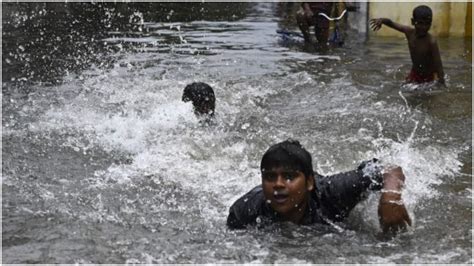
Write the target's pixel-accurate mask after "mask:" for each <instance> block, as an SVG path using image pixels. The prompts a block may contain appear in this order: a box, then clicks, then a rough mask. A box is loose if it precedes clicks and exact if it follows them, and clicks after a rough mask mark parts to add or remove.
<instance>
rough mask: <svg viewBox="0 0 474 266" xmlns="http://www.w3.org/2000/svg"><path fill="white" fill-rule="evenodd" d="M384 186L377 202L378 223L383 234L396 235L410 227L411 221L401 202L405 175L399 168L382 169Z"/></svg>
mask: <svg viewBox="0 0 474 266" xmlns="http://www.w3.org/2000/svg"><path fill="white" fill-rule="evenodd" d="M383 178H384V185H383V189H382V195H381V197H380V202H379V209H378V215H379V222H380V226H381V227H382V230H383V232H384V233H389V232H390V233H396V232H398V231H400V230H404V229H406V227H407V225H410V226H411V219H410V216H409V215H408V212H407V210H406V208H405V205H404V204H403V201H402V192H401V189H402V187H403V184H404V182H405V175H404V174H403V170H402V168H401V167H398V166H396V167H389V168H385V169H384V174H383Z"/></svg>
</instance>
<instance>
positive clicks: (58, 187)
mask: <svg viewBox="0 0 474 266" xmlns="http://www.w3.org/2000/svg"><path fill="white" fill-rule="evenodd" d="M147 5H148V6H147ZM2 6H3V11H2V12H3V40H2V41H3V61H2V74H3V82H2V92H3V97H2V106H3V109H2V154H3V166H2V193H3V194H2V195H3V205H2V211H3V221H2V222H3V224H2V225H3V229H2V233H3V238H2V244H3V255H2V256H3V262H4V263H234V262H237V263H255V262H256V263H472V249H471V248H472V229H471V222H472V205H471V203H472V190H471V188H472V163H471V160H472V141H471V137H472V122H471V121H472V109H471V108H472V107H471V106H472V87H471V83H472V76H471V75H472V64H471V61H470V58H471V50H470V47H471V43H470V40H469V41H466V40H464V39H455V38H450V39H440V40H439V45H440V50H441V53H442V54H441V55H442V59H443V64H444V70H445V72H446V74H447V84H448V86H447V88H446V89H443V90H438V91H434V92H430V93H424V94H420V93H412V92H408V91H410V90H413V88H410V87H406V86H402V85H401V84H402V82H403V80H404V77H405V75H406V74H407V73H408V71H409V69H410V64H411V63H410V59H409V54H408V50H407V45H406V42H405V40H403V38H371V39H368V40H367V39H365V38H364V36H361V35H358V34H357V33H356V32H353V31H351V32H348V36H347V39H346V43H345V45H344V46H343V47H338V48H330V49H329V50H327V51H317V50H315V49H314V48H312V47H307V46H305V45H304V44H302V43H301V42H300V41H298V40H296V41H294V40H293V41H288V40H283V39H281V38H280V36H278V34H276V30H278V29H280V28H282V27H287V26H288V25H290V24H288V17H285V16H282V15H281V14H282V7H283V6H282V4H276V3H256V4H253V3H227V4H224V3H221V4H219V3H210V4H202V3H193V4H186V5H183V4H168V5H166V4H160V3H148V4H113V3H105V4H95V5H91V4H88V3H81V4H79V3H68V4H59V3H47V4H45V3H42V4H35V3H14V4H6V3H3V4H2ZM153 8H154V9H153ZM290 9H291V8H290ZM290 20H291V19H290ZM292 27H293V28H292V29H293V30H296V28H295V25H294V24H293V25H292ZM194 81H200V82H207V83H209V84H210V85H211V86H212V87H213V88H214V90H215V94H216V98H217V102H216V117H215V124H214V125H212V126H203V125H201V124H200V123H199V121H198V120H197V119H196V118H195V117H194V115H193V111H192V106H191V105H190V104H189V103H183V102H182V101H181V95H182V91H183V89H184V87H185V86H186V84H188V83H191V82H194ZM401 91H403V93H402V92H401ZM287 138H294V139H298V140H299V141H300V142H301V143H302V144H303V145H304V146H305V147H306V148H307V149H308V151H310V152H311V153H312V156H313V162H314V168H315V170H316V171H318V172H320V173H322V174H330V173H336V172H340V171H346V170H351V169H354V168H355V167H356V166H357V165H358V164H359V162H361V161H363V160H366V159H370V158H373V157H377V158H380V159H381V160H383V161H385V162H391V163H395V164H399V165H401V166H402V167H403V169H404V171H405V174H406V176H407V181H406V189H405V191H404V199H405V202H406V205H407V207H408V209H409V212H410V213H411V215H412V217H413V220H414V226H413V228H412V230H410V231H409V232H406V233H403V234H401V235H399V236H398V237H396V238H394V239H391V240H384V239H381V238H380V228H379V226H378V220H377V214H376V208H377V199H378V195H377V194H376V193H374V194H373V195H370V196H369V198H368V200H366V201H364V202H362V203H361V204H359V205H358V206H357V207H356V209H355V210H354V211H353V213H352V214H351V217H349V219H348V221H347V222H346V223H345V224H343V225H341V226H342V230H337V228H333V227H330V226H317V225H315V226H300V227H298V226H295V225H291V224H281V225H275V226H273V227H271V228H265V229H255V228H254V229H252V228H251V229H248V230H244V231H230V230H228V229H227V228H226V226H225V222H226V218H227V214H228V208H229V206H230V205H231V204H232V203H233V202H234V201H235V200H236V199H237V198H239V197H240V196H241V195H242V194H243V193H245V192H247V191H248V190H250V189H251V188H253V187H254V186H255V185H257V184H259V182H261V180H260V176H259V164H260V159H261V156H262V155H263V153H264V152H265V150H266V149H267V148H268V147H269V146H270V145H272V144H274V143H277V142H280V141H282V140H285V139H287Z"/></svg>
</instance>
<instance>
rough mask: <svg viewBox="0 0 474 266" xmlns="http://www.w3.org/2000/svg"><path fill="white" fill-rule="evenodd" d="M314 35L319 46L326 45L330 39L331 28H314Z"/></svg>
mask: <svg viewBox="0 0 474 266" xmlns="http://www.w3.org/2000/svg"><path fill="white" fill-rule="evenodd" d="M314 35H315V36H316V39H317V40H318V43H319V44H322V45H325V44H327V42H328V39H329V28H326V27H318V26H316V27H314Z"/></svg>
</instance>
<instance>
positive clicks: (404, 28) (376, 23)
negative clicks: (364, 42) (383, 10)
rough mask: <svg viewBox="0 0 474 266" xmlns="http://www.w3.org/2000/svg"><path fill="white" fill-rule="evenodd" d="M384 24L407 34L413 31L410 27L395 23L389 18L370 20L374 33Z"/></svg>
mask: <svg viewBox="0 0 474 266" xmlns="http://www.w3.org/2000/svg"><path fill="white" fill-rule="evenodd" d="M382 24H383V25H386V26H387V27H390V28H392V29H394V30H397V31H399V32H403V33H405V34H407V33H408V32H409V31H410V30H411V28H410V27H409V26H405V25H402V24H399V23H396V22H393V21H392V20H391V19H388V18H374V19H371V20H370V26H371V28H372V30H374V31H377V30H379V29H380V28H381V27H382Z"/></svg>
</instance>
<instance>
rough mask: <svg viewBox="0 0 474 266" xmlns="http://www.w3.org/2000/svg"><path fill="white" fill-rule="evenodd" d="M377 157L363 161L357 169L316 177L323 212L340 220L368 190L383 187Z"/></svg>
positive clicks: (331, 217) (363, 197) (317, 191)
mask: <svg viewBox="0 0 474 266" xmlns="http://www.w3.org/2000/svg"><path fill="white" fill-rule="evenodd" d="M380 167H381V166H379V165H378V163H377V160H376V159H373V160H371V161H367V162H364V163H362V164H361V165H360V166H359V167H358V169H357V170H354V171H349V172H344V173H339V174H336V175H332V176H325V177H322V176H317V177H316V188H317V190H316V195H317V197H318V198H319V201H320V203H321V206H322V207H323V208H322V209H323V213H324V214H325V215H326V216H327V217H328V218H330V219H332V220H335V221H340V220H343V219H344V218H346V217H347V216H348V215H349V213H350V211H351V210H352V209H353V208H354V207H355V206H356V205H357V204H358V203H359V202H360V201H361V200H363V199H365V197H366V193H365V192H367V191H368V190H374V189H380V188H381V187H382V175H381V172H380Z"/></svg>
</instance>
